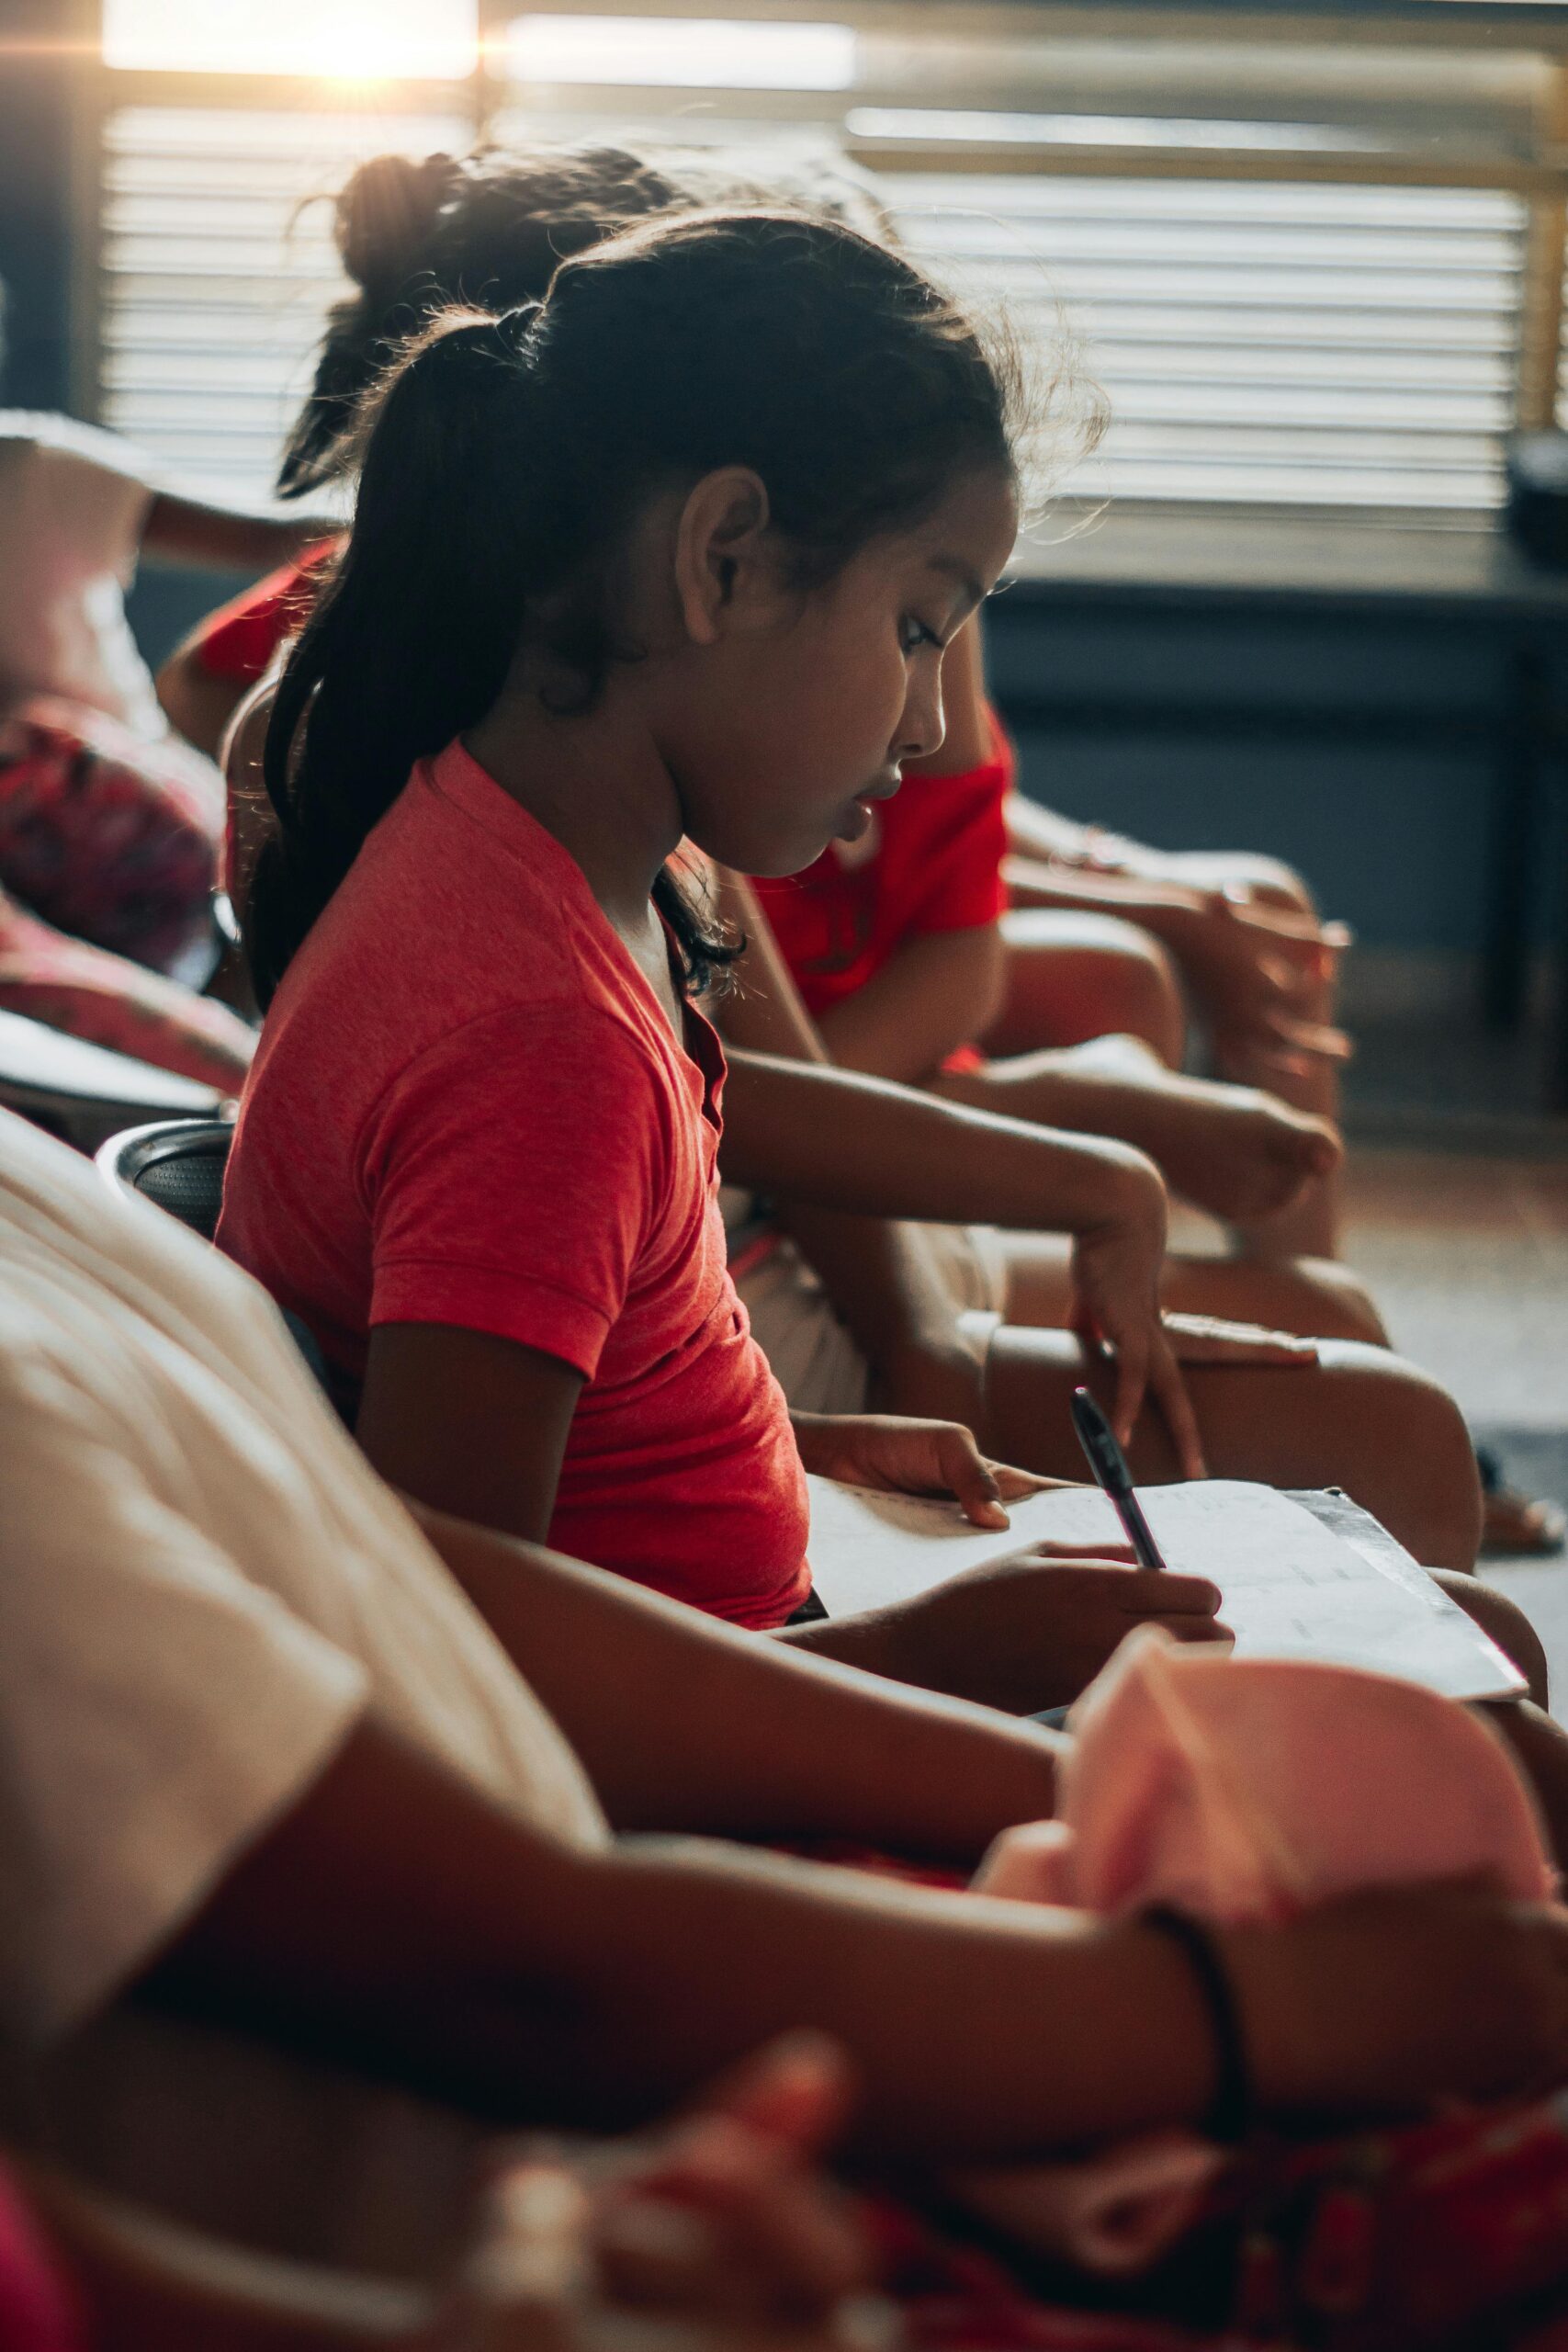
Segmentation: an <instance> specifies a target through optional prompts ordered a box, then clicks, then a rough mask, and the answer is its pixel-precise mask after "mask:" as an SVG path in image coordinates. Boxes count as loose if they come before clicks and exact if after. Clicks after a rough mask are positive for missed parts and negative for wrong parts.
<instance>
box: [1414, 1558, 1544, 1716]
mask: <svg viewBox="0 0 1568 2352" xmlns="http://www.w3.org/2000/svg"><path fill="white" fill-rule="evenodd" d="M1437 1581H1438V1584H1440V1585H1441V1586H1442V1588H1443V1590H1444V1591H1445V1592H1446V1593H1447V1594H1448V1596H1449V1599H1450V1600H1452V1601H1456V1602H1457V1603H1458V1605H1459V1607H1460V1608H1461V1609H1462V1610H1463V1611H1464V1613H1465V1615H1466V1616H1467V1617H1468V1618H1470V1619H1471V1620H1472V1623H1475V1624H1477V1625H1479V1626H1480V1628H1481V1630H1482V1632H1483V1634H1488V1635H1490V1637H1491V1639H1492V1640H1493V1641H1495V1643H1496V1645H1497V1647H1498V1648H1499V1649H1500V1650H1501V1651H1502V1653H1503V1655H1504V1657H1506V1658H1507V1659H1509V1660H1510V1661H1511V1663H1512V1664H1513V1665H1515V1666H1517V1668H1518V1670H1519V1672H1520V1673H1521V1674H1522V1675H1523V1676H1524V1678H1525V1680H1526V1682H1527V1683H1528V1684H1529V1695H1530V1697H1531V1698H1532V1699H1533V1700H1534V1702H1535V1703H1536V1705H1537V1706H1538V1707H1545V1706H1546V1704H1547V1702H1548V1695H1549V1694H1548V1684H1549V1680H1550V1672H1549V1668H1548V1666H1547V1660H1546V1652H1545V1650H1544V1649H1543V1647H1542V1646H1541V1640H1540V1634H1538V1633H1537V1632H1536V1630H1535V1627H1534V1626H1533V1625H1532V1624H1531V1623H1530V1621H1529V1618H1528V1617H1527V1616H1526V1615H1525V1612H1524V1611H1523V1610H1522V1609H1521V1608H1520V1607H1519V1605H1518V1603H1517V1601H1516V1600H1509V1598H1508V1596H1507V1594H1506V1592H1499V1591H1498V1590H1497V1589H1496V1587H1495V1585H1489V1584H1483V1583H1482V1582H1481V1580H1480V1578H1479V1577H1467V1576H1456V1575H1453V1574H1452V1573H1447V1574H1439V1575H1438V1577H1437Z"/></svg>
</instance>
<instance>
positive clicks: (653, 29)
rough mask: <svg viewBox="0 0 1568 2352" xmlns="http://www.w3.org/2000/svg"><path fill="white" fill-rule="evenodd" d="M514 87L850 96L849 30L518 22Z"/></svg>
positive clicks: (659, 20) (654, 20)
mask: <svg viewBox="0 0 1568 2352" xmlns="http://www.w3.org/2000/svg"><path fill="white" fill-rule="evenodd" d="M506 63H507V71H508V72H509V74H511V75H512V77H513V80H514V81H518V82H606V83H620V84H622V85H640V86H641V87H643V88H667V87H680V88H682V89H689V90H848V89H851V88H852V86H853V84H854V78H855V37H854V34H853V32H852V30H851V28H850V27H849V26H848V25H814V24H783V23H773V24H769V23H764V22H761V21H759V22H751V23H742V22H739V21H738V20H737V21H728V20H726V19H724V18H722V17H563V16H526V17H516V18H515V19H514V20H513V23H512V24H511V25H510V26H509V27H508V28H507V36H506Z"/></svg>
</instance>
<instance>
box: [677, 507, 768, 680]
mask: <svg viewBox="0 0 1568 2352" xmlns="http://www.w3.org/2000/svg"><path fill="white" fill-rule="evenodd" d="M767 527H768V493H767V490H766V488H765V487H764V485H763V483H762V481H761V477H760V476H759V475H757V474H754V473H753V472H752V471H751V469H750V467H749V466H724V467H721V468H720V469H719V470H718V471H717V472H716V473H711V474H705V475H704V476H703V478H702V480H701V481H699V482H698V483H697V484H696V486H695V488H694V490H693V491H692V492H691V493H690V495H689V496H688V498H687V500H686V503H685V504H684V506H683V507H682V510H681V519H680V522H679V523H678V525H677V526H676V531H675V594H676V597H677V599H678V601H679V604H680V607H681V618H682V621H683V622H684V624H685V628H686V631H687V634H688V636H689V637H690V638H691V639H692V641H693V642H694V644H696V645H713V644H716V642H717V640H718V639H719V638H720V637H721V636H722V635H723V634H724V632H725V630H726V628H728V627H729V626H730V625H731V624H732V623H733V621H734V620H735V619H736V618H737V617H738V616H739V615H740V614H741V613H742V612H743V611H744V610H745V608H746V606H747V605H749V604H750V602H751V601H752V600H753V599H754V598H755V596H756V595H757V594H758V592H759V591H760V590H761V588H762V587H763V585H764V583H765V582H766V579H767V572H768V567H767V566H766V564H765V563H764V560H763V553H762V544H761V543H762V535H763V533H764V532H765V531H766V529H767Z"/></svg>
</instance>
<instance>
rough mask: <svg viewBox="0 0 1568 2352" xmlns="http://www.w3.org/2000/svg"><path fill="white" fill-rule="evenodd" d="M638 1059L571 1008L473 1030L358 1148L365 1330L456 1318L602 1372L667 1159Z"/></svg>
mask: <svg viewBox="0 0 1568 2352" xmlns="http://www.w3.org/2000/svg"><path fill="white" fill-rule="evenodd" d="M668 1143H669V1132H668V1127H667V1125H666V1122H665V1120H664V1118H663V1117H662V1115H661V1111H660V1095H659V1091H658V1084H657V1081H656V1079H655V1075H654V1072H653V1069H652V1068H651V1065H650V1062H649V1056H648V1053H647V1051H646V1049H644V1048H643V1047H641V1046H639V1045H638V1044H637V1041H636V1040H635V1039H634V1038H633V1037H631V1036H630V1035H628V1034H627V1033H626V1031H625V1030H624V1029H623V1028H622V1027H621V1025H620V1023H618V1022H616V1021H615V1020H614V1019H613V1018H612V1017H611V1016H610V1015H609V1014H607V1013H604V1012H599V1011H597V1010H596V1009H595V1008H594V1007H592V1006H591V1005H587V1004H584V1003H582V1002H581V1001H580V1000H578V999H576V998H573V999H570V1000H568V1001H561V1002H551V1003H548V1004H543V1005H540V1004H531V1005H527V1006H525V1007H520V1008H509V1009H508V1010H506V1011H505V1012H497V1013H491V1014H488V1015H486V1016H484V1017H483V1018H481V1019H479V1020H476V1021H472V1022H469V1023H467V1025H466V1026H464V1027H463V1028H461V1029H458V1030H457V1031H455V1032H454V1033H452V1034H451V1035H448V1036H446V1037H445V1038H443V1039H442V1040H441V1042H440V1043H439V1044H438V1045H436V1046H432V1047H431V1048H430V1049H429V1050H428V1051H427V1052H425V1053H424V1054H423V1055H421V1056H420V1057H419V1059H418V1060H417V1061H416V1062H414V1063H413V1064H412V1067H411V1068H410V1069H407V1070H405V1071H404V1072H403V1073H402V1075H401V1076H400V1078H398V1079H397V1080H395V1081H394V1082H393V1084H392V1086H391V1087H389V1089H388V1091H387V1092H386V1094H385V1095H384V1096H383V1097H382V1099H381V1102H380V1103H379V1104H378V1107H377V1109H376V1111H375V1113H374V1114H372V1117H371V1119H370V1120H369V1121H368V1122H367V1127H366V1131H365V1134H364V1136H363V1137H362V1139H361V1147H360V1166H361V1181H362V1182H363V1183H364V1185H365V1187H366V1191H367V1197H368V1202H369V1208H370V1218H371V1227H372V1235H373V1240H372V1252H373V1261H374V1262H373V1269H372V1278H371V1299H370V1317H369V1319H370V1323H371V1326H372V1328H374V1327H375V1326H376V1325H377V1324H379V1323H450V1324H455V1325H457V1327H458V1328H459V1329H464V1330H470V1331H486V1332H489V1333H491V1335H492V1336H494V1337H495V1338H497V1339H502V1340H515V1341H517V1342H518V1344H519V1345H520V1346H523V1347H529V1348H537V1349H538V1350H539V1351H541V1352H542V1353H543V1354H545V1355H551V1356H558V1357H559V1358H560V1359H561V1360H562V1361H563V1362H564V1363H570V1364H571V1365H573V1366H574V1367H575V1368H576V1370H578V1371H579V1372H581V1374H583V1376H584V1378H585V1379H590V1380H591V1379H592V1376H593V1374H594V1373H595V1371H596V1370H597V1369H598V1364H599V1358H600V1355H601V1353H602V1351H603V1349H604V1341H605V1339H606V1338H607V1336H608V1334H609V1332H610V1329H611V1328H612V1326H613V1325H614V1324H615V1321H616V1319H617V1317H619V1315H620V1313H621V1310H622V1308H623V1307H624V1306H625V1305H626V1296H627V1294H628V1292H629V1290H630V1288H631V1285H632V1282H633V1279H634V1276H635V1273H636V1271H637V1261H638V1260H639V1258H640V1256H641V1254H642V1251H643V1249H644V1246H645V1243H646V1239H647V1237H648V1234H649V1228H650V1225H651V1222H652V1218H653V1216H654V1213H655V1206H656V1204H658V1203H659V1202H660V1200H661V1198H662V1193H663V1188H664V1185H665V1182H666V1179H667V1170H668V1168H669V1165H670V1154H669V1149H668Z"/></svg>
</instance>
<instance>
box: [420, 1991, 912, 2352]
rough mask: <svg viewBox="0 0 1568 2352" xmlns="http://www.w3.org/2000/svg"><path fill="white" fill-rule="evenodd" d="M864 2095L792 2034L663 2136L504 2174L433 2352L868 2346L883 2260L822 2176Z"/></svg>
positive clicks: (514, 2165)
mask: <svg viewBox="0 0 1568 2352" xmlns="http://www.w3.org/2000/svg"><path fill="white" fill-rule="evenodd" d="M851 2098H852V2079H851V2073H850V2067H849V2062H848V2060H847V2059H846V2058H845V2056H844V2055H843V2053H842V2052H841V2051H840V2050H839V2049H838V2047H837V2046H836V2045H835V2044H833V2043H831V2042H829V2041H826V2040H824V2039H823V2038H821V2037H820V2036H818V2035H815V2034H806V2033H802V2034H794V2035H790V2036H787V2037H785V2038H784V2039H782V2040H781V2041H777V2042H774V2043H773V2044H771V2045H770V2046H769V2047H768V2048H767V2049H766V2050H764V2051H762V2052H760V2053H759V2054H758V2056H757V2057H755V2058H754V2059H752V2060H750V2061H749V2062H748V2063H747V2064H745V2065H743V2066H741V2067H739V2068H737V2069H736V2070H735V2072H734V2073H733V2074H732V2075H728V2076H727V2077H725V2079H724V2080H723V2081H722V2082H720V2083H719V2084H717V2085H716V2086H715V2087H714V2088H713V2089H712V2090H711V2091H709V2092H708V2093H707V2094H706V2096H705V2098H704V2099H703V2100H702V2102H701V2103H700V2105H699V2106H698V2107H697V2108H696V2109H694V2111H693V2112H692V2113H691V2114H690V2115H689V2116H687V2117H685V2118H683V2119H682V2120H678V2121H676V2122H675V2123H674V2124H672V2125H671V2126H670V2127H669V2128H668V2129H667V2130H665V2131H661V2132H660V2133H658V2134H657V2135H650V2136H649V2137H648V2138H647V2139H643V2140H633V2141H620V2142H610V2143H596V2144H587V2143H584V2144H581V2145H574V2146H572V2147H570V2149H561V2148H558V2147H556V2148H552V2147H547V2146H539V2147H536V2148H534V2149H530V2150H528V2151H527V2152H525V2154H522V2155H521V2156H520V2157H519V2158H518V2159H517V2160H515V2161H513V2162H511V2163H509V2164H505V2165H502V2168H501V2169H500V2170H499V2171H498V2172H497V2175H496V2177H495V2180H494V2182H493V2184H492V2188H491V2196H490V2199H489V2200H488V2203H487V2209H486V2213H485V2217H484V2221H483V2223H482V2226H481V2230H480V2233H479V2239H478V2241H477V2243H476V2245H475V2247H474V2249H473V2251H472V2253H471V2255H470V2256H469V2258H468V2262H467V2264H466V2265H465V2267H464V2271H463V2276H462V2279H461V2282H460V2285H459V2289H458V2291H457V2295H456V2297H455V2298H454V2299H453V2301H452V2302H451V2303H450V2304H449V2305H448V2307H447V2309H446V2312H444V2313H443V2315H442V2318H441V2321H440V2323H439V2324H438V2325H437V2327H436V2329H435V2330H434V2331H432V2332H431V2333H429V2334H427V2335H423V2336H422V2337H421V2338H420V2344H421V2346H423V2352H541V2347H544V2352H592V2347H595V2346H600V2345H602V2344H605V2345H607V2344H610V2343H614V2344H615V2345H616V2346H621V2347H623V2352H625V2347H626V2346H644V2345H646V2346H649V2347H653V2346H670V2347H671V2352H675V2347H677V2346H679V2347H681V2352H696V2347H700V2346H706V2345H710V2344H711V2345H712V2346H714V2347H715V2352H718V2347H719V2346H721V2345H722V2346H724V2347H725V2352H750V2347H756V2352H761V2347H763V2346H767V2347H775V2346H776V2347H779V2348H780V2352H783V2347H785V2346H787V2347H790V2352H829V2347H831V2346H838V2345H841V2344H844V2343H846V2342H848V2341H849V2340H850V2338H851V2334H852V2332H853V2335H854V2339H855V2340H856V2341H857V2342H861V2341H864V2340H865V2338H866V2336H867V2335H868V2334H869V2333H870V2331H869V2330H868V2328H867V2321H868V2319H870V2318H874V2316H875V2314H876V2313H877V2312H879V2311H880V2310H881V2308H882V2307H881V2306H879V2305H874V2304H869V2303H868V2301H867V2298H868V2294H869V2290H870V2289H871V2287H872V2285H873V2284H874V2261H873V2256H872V2253H871V2249H870V2247H869V2245H868V2243H867V2240H866V2238H865V2236H864V2234H863V2231H862V2229H861V2226H860V2224H859V2222H858V2220H857V2217H856V2215H855V2213H854V2211H853V2209H852V2206H851V2205H850V2204H849V2202H848V2201H847V2200H846V2199H845V2198H844V2197H843V2196H842V2194H841V2193H840V2191H839V2190H837V2189H836V2188H834V2187H833V2185H832V2184H831V2183H830V2182H829V2180H828V2179H827V2178H826V2177H825V2176H824V2175H823V2174H822V2173H821V2172H820V2171H819V2170H818V2165H817V2160H818V2157H819V2156H820V2155H821V2154H822V2153H823V2151H824V2150H825V2149H826V2148H827V2147H828V2146H829V2144H830V2143H832V2142H833V2141H834V2140H836V2139H837V2138H838V2136H839V2133H840V2131H841V2130H842V2127H843V2123H844V2120H845V2117H846V2114H847V2112H848V2109H849V2106H850V2104H851ZM633 2314H637V2315H638V2317H637V2319H634V2318H633V2317H632V2315H633ZM411 2352H412V2347H411Z"/></svg>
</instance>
